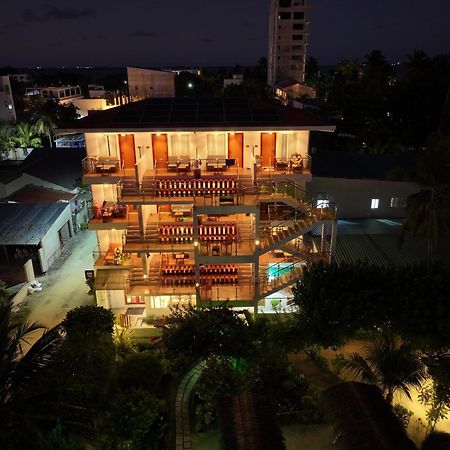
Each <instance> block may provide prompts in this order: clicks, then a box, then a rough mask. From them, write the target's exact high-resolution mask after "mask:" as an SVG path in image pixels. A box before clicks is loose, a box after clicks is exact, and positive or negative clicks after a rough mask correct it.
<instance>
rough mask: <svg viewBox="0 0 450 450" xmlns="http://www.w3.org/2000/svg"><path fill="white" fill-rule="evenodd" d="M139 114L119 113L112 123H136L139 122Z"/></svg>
mask: <svg viewBox="0 0 450 450" xmlns="http://www.w3.org/2000/svg"><path fill="white" fill-rule="evenodd" d="M140 117H141V113H139V112H135V111H119V112H118V113H117V114H116V116H115V118H114V122H116V123H137V122H139V120H140Z"/></svg>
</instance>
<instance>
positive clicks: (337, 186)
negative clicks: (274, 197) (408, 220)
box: [306, 176, 418, 219]
mask: <svg viewBox="0 0 450 450" xmlns="http://www.w3.org/2000/svg"><path fill="white" fill-rule="evenodd" d="M306 189H307V190H308V191H310V192H313V193H324V192H326V193H329V194H330V195H331V196H332V197H333V198H334V200H335V201H336V204H337V211H338V218H340V219H356V218H368V217H374V218H401V217H404V216H405V208H391V206H390V204H391V198H392V197H403V198H406V197H408V196H409V195H411V194H413V193H414V192H417V191H418V186H417V185H415V184H414V183H406V182H403V181H385V180H356V179H347V178H326V177H314V176H313V179H312V181H311V182H309V183H307V186H306ZM374 198H378V199H379V200H380V202H379V208H378V209H371V200H372V199H374Z"/></svg>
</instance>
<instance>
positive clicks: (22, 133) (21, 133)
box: [15, 122, 41, 148]
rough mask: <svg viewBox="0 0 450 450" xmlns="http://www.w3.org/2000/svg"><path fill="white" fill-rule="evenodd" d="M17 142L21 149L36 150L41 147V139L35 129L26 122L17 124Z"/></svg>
mask: <svg viewBox="0 0 450 450" xmlns="http://www.w3.org/2000/svg"><path fill="white" fill-rule="evenodd" d="M15 140H16V142H17V144H18V145H19V146H20V147H21V148H35V147H39V146H40V145H41V139H40V138H38V137H37V136H36V129H35V127H34V126H33V125H30V124H29V123H26V122H21V123H18V124H17V126H16V137H15Z"/></svg>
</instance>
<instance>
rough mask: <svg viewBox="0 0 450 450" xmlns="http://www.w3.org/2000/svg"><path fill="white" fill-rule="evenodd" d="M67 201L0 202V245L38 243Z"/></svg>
mask: <svg viewBox="0 0 450 450" xmlns="http://www.w3.org/2000/svg"><path fill="white" fill-rule="evenodd" d="M67 207H68V204H67V203H36V204H33V203H0V245H38V244H39V243H40V242H41V240H42V238H43V237H44V236H45V235H46V234H47V232H48V230H49V229H50V227H51V226H52V225H53V223H54V222H55V221H56V219H58V217H59V216H60V215H61V214H62V212H63V211H64V210H65V209H66V208H67Z"/></svg>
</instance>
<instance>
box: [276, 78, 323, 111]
mask: <svg viewBox="0 0 450 450" xmlns="http://www.w3.org/2000/svg"><path fill="white" fill-rule="evenodd" d="M275 96H276V97H277V98H278V99H279V100H280V101H281V103H283V104H284V105H287V104H289V102H292V106H294V107H297V108H303V103H302V100H303V99H305V98H307V99H314V98H315V97H316V91H315V90H314V89H313V88H311V87H309V86H305V85H304V84H301V83H299V82H298V81H296V80H292V79H290V80H285V81H280V82H279V83H277V84H276V85H275ZM295 99H297V100H295ZM295 103H298V104H295Z"/></svg>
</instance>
